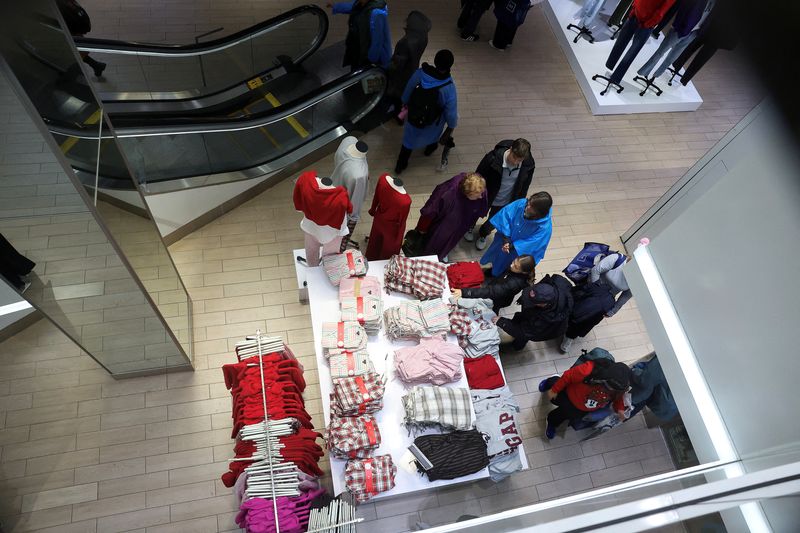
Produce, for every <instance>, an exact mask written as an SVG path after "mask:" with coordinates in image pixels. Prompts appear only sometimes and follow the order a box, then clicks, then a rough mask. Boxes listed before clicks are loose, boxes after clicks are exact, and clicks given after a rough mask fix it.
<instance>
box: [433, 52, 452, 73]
mask: <svg viewBox="0 0 800 533" xmlns="http://www.w3.org/2000/svg"><path fill="white" fill-rule="evenodd" d="M455 61H456V59H455V57H453V52H451V51H450V50H447V49H445V50H439V51H438V52H436V55H435V56H434V57H433V64H434V66H436V68H437V69H439V70H441V71H442V72H449V71H450V68H451V67H452V66H453V63H455Z"/></svg>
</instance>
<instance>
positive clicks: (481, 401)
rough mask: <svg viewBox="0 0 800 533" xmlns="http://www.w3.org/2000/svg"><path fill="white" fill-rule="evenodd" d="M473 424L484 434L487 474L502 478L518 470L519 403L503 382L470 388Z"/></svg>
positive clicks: (520, 462) (497, 479)
mask: <svg viewBox="0 0 800 533" xmlns="http://www.w3.org/2000/svg"><path fill="white" fill-rule="evenodd" d="M472 405H473V406H474V409H475V417H476V421H475V426H476V427H477V429H478V431H480V432H481V433H483V434H485V435H486V436H487V437H488V440H487V444H486V445H487V449H486V453H487V454H488V455H489V477H491V478H492V481H495V482H498V481H502V480H503V479H505V478H506V477H508V476H509V475H511V474H512V473H514V472H517V471H519V470H522V460H521V459H520V457H519V445H520V444H522V436H521V435H520V434H519V427H518V426H517V423H516V420H515V416H514V415H515V414H516V413H518V412H519V404H517V402H516V401H515V400H514V395H513V393H512V392H511V389H509V388H508V387H507V386H505V387H500V388H497V389H494V390H473V391H472Z"/></svg>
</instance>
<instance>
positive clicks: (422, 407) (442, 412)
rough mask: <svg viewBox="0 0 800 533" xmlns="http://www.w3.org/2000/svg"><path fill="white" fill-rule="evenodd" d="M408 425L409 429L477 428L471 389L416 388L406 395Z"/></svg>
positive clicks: (405, 422) (405, 420)
mask: <svg viewBox="0 0 800 533" xmlns="http://www.w3.org/2000/svg"><path fill="white" fill-rule="evenodd" d="M403 407H404V409H405V419H404V424H405V425H406V427H408V428H409V429H415V428H420V429H422V428H428V427H431V426H436V425H439V426H442V427H443V428H446V429H460V430H467V429H470V428H471V427H473V426H474V425H475V417H474V415H473V413H472V401H471V399H470V394H469V389H464V388H460V387H413V388H412V389H411V390H409V392H408V394H407V395H405V396H403Z"/></svg>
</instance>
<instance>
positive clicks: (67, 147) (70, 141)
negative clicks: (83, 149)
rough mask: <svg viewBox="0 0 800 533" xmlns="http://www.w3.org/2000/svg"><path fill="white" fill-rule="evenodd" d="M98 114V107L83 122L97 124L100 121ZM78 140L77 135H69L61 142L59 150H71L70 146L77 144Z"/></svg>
mask: <svg viewBox="0 0 800 533" xmlns="http://www.w3.org/2000/svg"><path fill="white" fill-rule="evenodd" d="M100 114H101V113H100V109H99V108H98V109H97V110H95V112H94V113H92V114H91V115H89V118H87V119H86V120H84V121H83V123H84V124H97V123H98V122H99V121H100ZM79 140H80V139H78V138H77V137H70V138H69V139H67V140H66V141H64V142H63V143H61V146H60V147H59V148H61V151H62V152H63V153H65V154H66V153H67V152H69V151H70V150H72V148H73V147H74V146H75V145H76V144H78V141H79Z"/></svg>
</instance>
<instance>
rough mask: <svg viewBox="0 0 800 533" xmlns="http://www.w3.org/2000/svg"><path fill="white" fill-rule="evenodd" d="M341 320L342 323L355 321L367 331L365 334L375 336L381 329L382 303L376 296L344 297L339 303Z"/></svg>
mask: <svg viewBox="0 0 800 533" xmlns="http://www.w3.org/2000/svg"><path fill="white" fill-rule="evenodd" d="M339 305H340V306H341V310H342V312H341V319H342V321H344V322H348V321H356V322H358V323H359V324H361V325H362V326H364V329H366V330H367V334H372V335H375V334H377V333H378V331H380V329H381V322H382V320H383V302H382V301H381V297H380V295H378V296H358V297H355V296H345V297H344V298H341V299H340V301H339Z"/></svg>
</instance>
